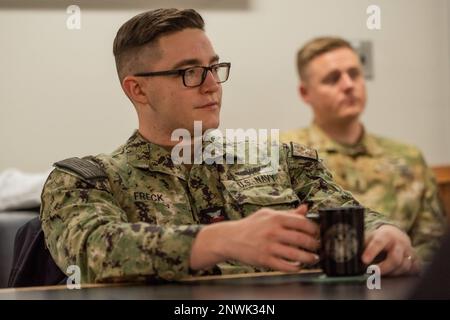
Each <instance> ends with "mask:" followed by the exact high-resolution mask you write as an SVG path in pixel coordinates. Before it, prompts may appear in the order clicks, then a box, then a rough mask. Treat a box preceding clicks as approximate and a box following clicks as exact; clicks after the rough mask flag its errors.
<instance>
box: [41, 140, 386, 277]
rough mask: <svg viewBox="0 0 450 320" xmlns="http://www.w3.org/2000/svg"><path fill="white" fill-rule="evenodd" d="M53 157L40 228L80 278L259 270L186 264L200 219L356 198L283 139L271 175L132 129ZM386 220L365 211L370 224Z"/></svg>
mask: <svg viewBox="0 0 450 320" xmlns="http://www.w3.org/2000/svg"><path fill="white" fill-rule="evenodd" d="M55 166H56V169H55V170H53V172H52V173H51V174H50V176H49V178H48V180H47V182H46V184H45V187H44V190H43V193H42V206H41V220H42V228H43V230H44V233H45V238H46V244H47V247H48V249H49V250H50V253H51V255H52V256H53V258H54V260H55V262H56V263H57V265H58V266H59V267H60V268H61V269H62V270H63V271H64V270H66V269H67V267H68V266H69V265H78V266H79V267H80V269H81V272H82V274H81V280H82V282H105V281H130V280H140V279H144V278H145V279H161V278H162V279H167V280H172V279H180V278H182V277H184V276H187V275H190V274H199V273H200V274H204V273H228V272H254V271H255V270H256V271H258V268H254V267H251V266H245V265H241V264H239V263H237V262H232V261H230V262H228V263H221V264H219V265H218V266H217V267H215V268H212V269H211V270H206V271H203V272H199V273H196V272H193V271H192V270H190V269H189V256H190V251H191V246H192V243H193V240H194V238H195V237H196V235H197V233H198V232H199V230H200V229H201V228H202V227H203V226H204V225H207V224H210V223H214V222H219V221H224V220H234V219H241V218H243V217H246V216H248V215H250V214H251V213H253V212H255V211H256V210H258V209H260V208H262V207H270V208H273V209H292V208H294V207H297V206H298V205H299V204H300V203H309V204H310V208H311V211H312V212H314V211H317V209H318V208H319V207H325V206H343V205H357V204H358V203H357V202H356V201H355V200H354V199H353V198H352V196H351V195H350V194H349V193H348V192H345V191H343V190H342V189H341V188H340V187H339V186H337V185H336V184H335V183H334V182H333V181H332V180H331V177H330V175H329V173H328V172H327V171H326V170H325V169H324V168H323V166H322V164H321V162H320V161H318V158H317V152H316V151H315V150H312V149H310V148H306V147H303V146H299V145H294V144H292V145H289V146H288V145H283V146H281V147H280V165H279V167H278V170H277V172H275V173H274V174H267V172H266V171H267V165H266V166H262V165H257V164H255V165H248V164H217V163H214V164H210V165H207V164H201V165H199V164H194V165H192V167H191V169H190V171H188V169H186V167H185V166H184V165H174V163H173V162H172V159H171V154H170V152H169V151H167V150H166V149H164V148H162V147H161V146H158V145H155V144H152V143H149V142H148V141H146V140H145V139H144V138H143V137H142V136H141V135H140V134H139V133H138V132H135V133H134V134H133V135H132V136H131V137H130V138H129V140H128V141H127V143H126V144H125V145H123V146H121V147H119V148H118V149H117V150H116V151H114V152H113V153H112V154H110V155H104V154H101V155H98V156H95V157H86V158H83V159H78V158H71V159H66V160H63V161H60V162H58V163H56V164H55ZM269 168H271V167H270V165H269ZM383 222H386V221H384V220H383V218H382V216H381V215H379V214H377V213H376V212H372V211H369V210H368V211H367V214H366V220H365V223H366V228H367V229H373V228H376V227H378V226H379V225H380V224H381V223H383Z"/></svg>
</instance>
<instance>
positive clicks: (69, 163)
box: [53, 157, 108, 180]
mask: <svg viewBox="0 0 450 320" xmlns="http://www.w3.org/2000/svg"><path fill="white" fill-rule="evenodd" d="M53 165H54V166H55V167H57V168H61V169H66V170H69V171H72V172H74V173H76V174H78V175H79V176H81V177H82V178H84V179H86V180H96V179H105V178H107V177H108V176H107V175H106V173H105V171H103V169H102V168H101V167H99V166H98V165H97V164H95V163H93V162H91V161H89V160H87V159H80V158H76V157H74V158H68V159H65V160H61V161H58V162H56V163H54V164H53Z"/></svg>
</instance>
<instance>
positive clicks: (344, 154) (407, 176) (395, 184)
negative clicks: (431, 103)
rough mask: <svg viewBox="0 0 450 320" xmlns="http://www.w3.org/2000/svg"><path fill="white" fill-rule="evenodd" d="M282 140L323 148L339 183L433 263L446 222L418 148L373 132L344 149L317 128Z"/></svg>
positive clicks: (283, 136) (321, 152)
mask: <svg viewBox="0 0 450 320" xmlns="http://www.w3.org/2000/svg"><path fill="white" fill-rule="evenodd" d="M280 139H281V140H282V141H294V142H297V143H303V144H305V145H307V146H309V147H313V148H316V149H318V151H319V156H320V157H321V158H322V159H323V160H324V164H325V166H326V167H327V168H328V169H329V170H330V172H331V173H332V174H333V178H334V180H335V181H336V182H337V184H339V185H340V186H341V187H342V188H344V189H345V190H348V191H350V192H352V194H353V195H354V197H355V198H356V199H357V200H358V201H360V202H361V203H362V204H363V205H366V206H368V207H370V208H372V209H374V210H376V211H378V212H382V213H383V214H387V215H388V216H389V218H391V219H393V220H394V221H395V222H397V224H398V225H399V226H400V227H401V228H403V229H404V230H405V232H407V233H408V235H409V236H410V238H411V241H412V245H413V246H414V247H415V249H416V250H417V253H418V255H419V256H420V257H422V258H423V259H424V260H425V261H427V260H430V259H431V258H432V256H433V253H434V252H435V250H436V249H437V247H438V246H439V243H440V238H441V236H442V235H443V233H444V232H445V230H446V229H445V227H446V222H445V217H444V214H443V211H442V207H441V204H440V201H439V199H438V193H437V188H436V182H435V179H434V176H433V173H432V172H431V170H430V169H429V168H428V167H427V165H426V163H425V160H424V158H423V156H422V154H421V152H420V151H419V150H418V149H417V148H415V147H413V146H410V145H406V144H403V143H399V142H396V141H393V140H391V139H386V138H382V137H378V136H375V135H371V134H368V133H364V135H363V137H362V139H361V141H360V142H358V143H357V144H356V145H353V146H348V145H342V144H339V143H337V142H334V141H333V140H331V139H330V138H329V137H328V136H327V135H326V134H325V133H324V132H323V131H322V130H321V129H320V128H319V127H318V126H317V125H315V124H313V125H311V126H310V127H308V128H304V129H298V130H293V131H289V132H284V133H282V134H281V135H280Z"/></svg>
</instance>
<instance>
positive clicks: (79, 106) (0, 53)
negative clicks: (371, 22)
mask: <svg viewBox="0 0 450 320" xmlns="http://www.w3.org/2000/svg"><path fill="white" fill-rule="evenodd" d="M144 2H145V1H144ZM144 2H143V1H138V0H135V1H129V2H126V3H128V5H126V4H124V3H123V1H122V3H121V2H114V3H115V6H114V7H109V8H108V7H107V6H106V5H101V4H99V3H96V4H95V5H93V4H89V3H90V2H89V1H72V2H71V1H44V2H43V3H44V4H45V5H43V6H42V7H39V5H36V4H34V3H35V1H15V2H12V1H2V0H0V10H1V11H0V43H1V50H0V150H1V157H0V171H1V170H4V169H6V168H9V167H16V168H19V169H22V170H25V171H43V170H45V169H47V168H48V167H49V166H50V165H51V164H52V163H53V162H54V161H57V160H59V159H63V158H66V157H70V156H83V155H87V154H96V153H100V152H109V151H112V150H113V149H114V148H115V147H117V146H118V145H119V144H121V143H123V142H125V140H126V139H127V137H128V136H129V135H130V134H131V132H132V130H133V129H134V128H135V127H136V124H137V119H136V116H135V113H134V109H133V107H132V105H131V104H130V103H129V101H128V100H127V98H126V97H125V95H124V94H123V93H122V92H121V89H120V86H119V83H118V80H117V77H116V74H115V67H114V59H113V56H112V41H113V39H114V36H115V33H116V31H117V29H118V28H119V26H120V25H121V24H122V23H123V22H125V21H126V20H127V19H128V18H130V17H131V16H133V15H134V14H136V13H138V12H141V11H144V10H145V9H144V8H148V9H151V8H154V7H157V6H160V5H161V3H164V5H165V6H178V7H179V6H180V5H182V6H183V7H190V6H193V7H194V8H196V9H198V10H199V11H200V12H201V13H202V14H203V16H204V18H205V20H206V23H207V25H206V27H207V33H208V34H209V36H210V38H211V39H212V41H213V43H214V45H215V47H216V51H217V52H218V53H219V54H220V55H221V57H222V58H223V60H229V61H231V62H232V74H231V79H230V81H229V82H227V83H226V84H224V103H223V109H222V125H221V127H222V128H237V127H244V128H248V127H255V128H280V129H288V128H293V127H299V126H304V125H307V124H308V123H309V121H310V119H311V115H310V111H309V109H308V107H307V106H305V105H304V104H303V103H301V102H300V100H299V98H298V95H297V92H296V86H297V75H296V71H295V53H296V50H297V49H298V48H299V47H300V46H301V44H302V43H304V42H305V41H306V40H309V39H310V38H311V37H314V36H318V35H324V34H334V35H340V36H343V37H346V38H350V39H367V40H372V41H373V44H374V59H375V64H374V74H375V78H374V79H373V80H372V81H369V82H368V91H369V103H368V106H367V112H366V113H365V116H364V119H365V122H366V124H367V127H368V128H369V130H371V131H373V132H376V133H380V134H384V135H388V136H391V137H394V138H398V139H402V140H404V141H406V142H410V143H414V144H416V145H418V146H419V147H420V148H421V149H422V150H423V151H424V153H425V156H426V158H427V160H428V161H429V163H431V164H441V163H450V128H449V125H448V122H449V119H450V96H449V93H448V91H449V85H450V65H449V56H450V55H449V48H450V27H449V26H450V24H449V16H450V8H449V7H450V6H449V4H448V2H449V1H448V0H432V1H429V0H378V1H365V0H341V1H334V0H315V1H313V0H303V1H299V0H280V1H273V0H247V1H243V2H240V1H237V0H236V1H231V2H229V1H228V2H227V1H225V0H222V1H213V2H210V1H199V0H197V1H195V0H191V1H172V2H171V1H164V2H163V1H156V2H155V1H152V2H150V1H147V2H146V3H153V4H155V5H154V6H149V5H145V4H144ZM11 3H14V4H15V5H14V7H8V6H7V5H6V4H8V5H10V4H11ZM77 3H78V4H79V5H80V7H81V10H82V12H81V13H82V26H81V30H77V31H70V30H68V29H67V28H66V19H67V17H68V15H67V14H66V12H65V9H66V7H67V5H69V4H77ZM370 4H377V5H379V6H380V7H381V19H382V20H381V23H382V28H381V30H379V31H370V30H368V29H367V28H366V19H367V14H366V8H367V6H368V5H370Z"/></svg>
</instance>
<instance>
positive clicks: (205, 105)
mask: <svg viewBox="0 0 450 320" xmlns="http://www.w3.org/2000/svg"><path fill="white" fill-rule="evenodd" d="M214 106H217V107H218V106H219V104H218V103H217V102H216V101H211V102H208V103H205V104H204V105H201V106H198V107H196V108H195V109H202V108H210V107H214Z"/></svg>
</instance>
